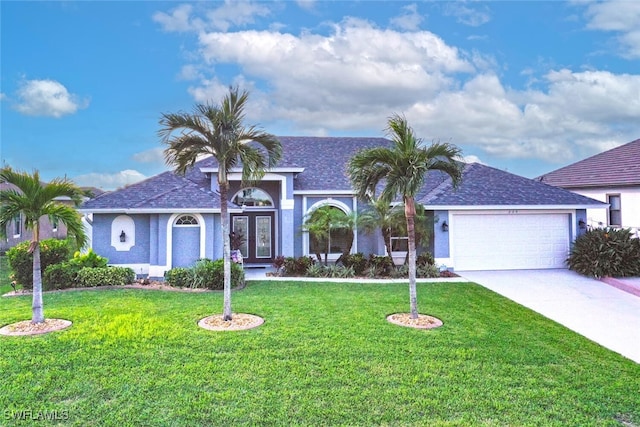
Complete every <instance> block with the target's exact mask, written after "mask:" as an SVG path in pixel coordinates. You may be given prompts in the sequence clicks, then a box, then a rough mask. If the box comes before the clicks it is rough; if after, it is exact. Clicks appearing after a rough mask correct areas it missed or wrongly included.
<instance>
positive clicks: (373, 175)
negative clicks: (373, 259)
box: [348, 114, 462, 319]
mask: <svg viewBox="0 0 640 427" xmlns="http://www.w3.org/2000/svg"><path fill="white" fill-rule="evenodd" d="M387 135H388V136H389V137H390V139H391V141H392V142H393V146H392V147H390V148H387V147H378V148H371V149H365V150H361V151H359V152H358V153H356V154H355V155H354V156H353V157H352V158H351V160H350V161H349V166H348V172H349V177H350V179H351V183H352V185H353V188H354V190H355V191H356V194H357V196H358V198H360V199H361V200H365V201H366V200H367V197H372V196H373V195H375V193H376V187H378V185H379V184H382V187H383V188H382V192H381V193H380V199H381V201H382V203H387V204H390V203H391V202H393V201H394V200H395V199H396V198H397V197H398V196H400V197H402V201H403V203H404V216H405V219H406V224H407V236H408V240H409V302H410V306H411V318H413V319H416V318H417V317H418V301H417V294H416V238H415V234H416V233H415V216H416V204H415V196H416V194H417V193H418V191H419V190H420V189H421V188H422V186H423V184H424V180H425V179H426V176H427V173H428V172H429V171H430V170H439V171H442V172H445V173H446V174H447V175H449V176H450V177H451V179H452V180H453V185H454V187H456V186H457V185H458V184H459V183H460V181H461V179H462V169H461V167H460V163H458V162H457V161H456V159H457V158H459V157H460V154H461V151H460V149H459V148H458V147H456V146H455V145H452V144H449V143H439V142H434V143H432V144H431V145H430V146H425V145H424V144H423V142H422V140H421V139H419V138H416V136H415V134H414V132H413V129H412V128H411V127H410V126H409V124H408V123H407V119H406V118H405V117H404V116H400V115H397V114H395V115H393V116H392V117H390V118H389V120H388V127H387Z"/></svg>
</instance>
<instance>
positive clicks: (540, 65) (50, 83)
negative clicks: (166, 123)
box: [0, 0, 640, 189]
mask: <svg viewBox="0 0 640 427" xmlns="http://www.w3.org/2000/svg"><path fill="white" fill-rule="evenodd" d="M0 16H1V53H0V55H1V56H0V60H1V69H0V71H1V72H0V75H1V77H0V85H1V86H0V93H1V95H0V97H1V98H0V99H1V102H0V107H1V117H0V125H1V130H0V137H1V146H0V159H1V160H2V162H3V163H4V164H8V165H11V166H13V167H15V168H18V169H22V170H28V171H31V170H33V169H38V170H40V173H41V175H42V178H43V179H46V180H49V179H52V178H55V177H60V176H65V175H66V176H67V177H69V178H72V179H74V180H75V181H76V183H78V184H79V185H93V186H97V187H101V188H103V189H114V188H117V187H121V186H123V185H126V184H129V183H132V182H135V181H137V180H140V179H143V178H145V177H149V176H152V175H154V174H156V173H159V172H161V171H164V170H166V169H167V166H165V165H164V162H163V159H162V146H161V144H160V141H159V138H158V137H157V131H158V129H159V125H158V120H159V118H160V114H161V113H163V112H176V111H180V110H183V111H184V110H187V111H189V110H191V108H192V107H193V105H194V104H195V103H197V102H207V101H210V102H218V101H219V100H220V99H221V97H222V96H224V94H225V93H226V92H227V88H228V87H229V86H230V85H239V86H240V87H241V88H243V89H246V90H248V91H249V92H250V94H251V95H250V99H249V105H248V114H247V123H249V124H259V125H260V126H262V127H263V128H264V129H265V130H267V131H268V132H270V133H273V134H276V135H320V136H325V135H326V136H341V135H350V136H383V135H384V128H385V124H386V119H387V118H388V117H389V116H390V115H391V114H393V113H401V114H404V115H405V116H406V117H407V118H408V120H409V122H410V124H411V125H412V126H413V127H414V129H415V131H416V133H417V134H418V136H420V137H422V138H423V139H424V140H425V141H431V140H441V141H450V142H452V143H454V144H456V145H458V146H460V147H461V148H462V149H463V152H464V154H465V156H467V157H468V159H469V160H475V161H481V162H483V163H485V164H488V165H490V166H494V167H497V168H500V169H506V170H509V171H510V172H513V173H517V174H520V175H523V176H527V177H535V176H538V175H540V174H543V173H545V172H549V171H551V170H554V169H557V168H558V167H561V166H563V165H566V164H568V163H572V162H574V161H576V160H579V159H582V158H584V157H586V156H589V155H592V154H595V153H598V152H600V151H603V150H606V149H609V148H613V147H615V146H617V145H620V144H623V143H626V142H629V141H632V140H635V139H637V138H640V26H639V25H638V23H639V22H640V2H638V1H616V2H583V1H573V2H559V1H553V2H551V1H550V2H515V1H513V2H506V1H505V2H482V1H473V2H438V1H429V2H401V1H393V2H381V1H344V2H335V1H312V0H306V1H271V2H245V1H234V2H198V3H182V2H153V1H139V2H128V1H127V2H82V1H77V2H12V1H2V2H0Z"/></svg>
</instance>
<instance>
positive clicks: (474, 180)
mask: <svg viewBox="0 0 640 427" xmlns="http://www.w3.org/2000/svg"><path fill="white" fill-rule="evenodd" d="M279 139H280V141H281V143H282V148H283V158H282V160H281V161H280V163H279V164H278V167H279V168H304V171H303V172H301V173H299V174H298V175H297V177H296V179H295V181H294V190H303V191H350V190H351V184H350V181H349V178H348V176H347V174H346V168H347V163H348V161H349V159H350V158H351V157H352V156H353V155H354V154H355V153H356V152H357V151H358V150H361V149H365V148H374V147H380V146H389V145H390V144H391V142H390V141H389V140H387V139H385V138H351V137H344V138H342V137H290V136H287V137H279ZM216 166H217V163H216V161H215V159H213V158H212V157H208V158H206V159H203V160H200V161H199V162H197V163H196V164H195V165H194V167H193V168H191V169H189V170H188V171H187V173H186V174H185V176H184V177H182V176H179V175H176V174H175V173H173V172H170V171H169V172H164V173H161V174H159V175H156V176H154V177H151V178H149V179H146V180H144V181H142V182H139V183H136V184H133V185H130V186H128V187H125V188H123V189H120V190H117V191H113V192H110V193H106V194H104V195H101V196H99V197H96V198H95V199H93V200H89V201H87V202H86V203H85V204H84V205H82V209H84V210H88V211H92V210H100V209H148V210H170V209H194V210H201V209H219V208H220V202H219V194H218V193H217V192H212V191H211V190H210V180H209V178H208V177H207V176H206V175H205V174H204V173H203V172H202V171H201V169H202V168H212V167H216ZM416 199H417V200H418V201H420V202H421V203H422V204H424V205H430V206H445V205H447V206H500V205H503V206H507V205H512V206H516V205H554V206H558V205H572V206H575V205H602V203H601V202H598V201H595V200H592V199H589V198H587V197H583V196H580V195H578V194H574V193H571V192H569V191H566V190H563V189H561V188H557V187H552V186H550V185H547V184H544V183H541V182H537V181H534V180H531V179H527V178H524V177H521V176H518V175H514V174H511V173H508V172H504V171H501V170H498V169H494V168H491V167H489V166H484V165H480V164H470V165H466V166H465V170H464V174H463V182H462V184H461V186H460V187H459V188H458V189H457V191H453V188H452V185H451V180H450V179H449V177H448V176H447V175H446V174H444V173H442V172H438V171H433V172H430V173H429V174H428V176H427V179H426V180H425V185H424V187H423V191H421V192H420V194H418V197H417V198H416ZM229 206H233V205H232V204H230V205H229Z"/></svg>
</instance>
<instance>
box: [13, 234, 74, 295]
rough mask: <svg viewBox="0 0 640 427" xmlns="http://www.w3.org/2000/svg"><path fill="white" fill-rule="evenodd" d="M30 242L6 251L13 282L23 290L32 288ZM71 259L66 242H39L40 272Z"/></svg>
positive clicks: (56, 240) (54, 240)
mask: <svg viewBox="0 0 640 427" xmlns="http://www.w3.org/2000/svg"><path fill="white" fill-rule="evenodd" d="M30 244H31V242H22V243H19V244H17V245H16V246H14V247H13V248H11V249H9V250H8V251H7V259H8V261H9V266H10V268H11V271H12V273H13V276H14V278H15V281H16V282H17V283H18V284H20V285H22V287H23V288H24V289H31V288H32V287H33V254H32V253H30V252H29V245H30ZM69 258H71V248H70V245H69V242H68V241H67V240H60V239H45V240H42V241H41V242H40V271H41V272H44V271H45V270H46V268H47V267H48V266H50V265H52V264H59V263H61V262H63V261H66V260H68V259H69Z"/></svg>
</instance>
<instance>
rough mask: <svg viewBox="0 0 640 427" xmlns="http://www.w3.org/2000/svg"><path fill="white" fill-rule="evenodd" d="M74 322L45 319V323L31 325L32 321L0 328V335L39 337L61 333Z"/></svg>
mask: <svg viewBox="0 0 640 427" xmlns="http://www.w3.org/2000/svg"><path fill="white" fill-rule="evenodd" d="M71 324H72V322H70V321H69V320H64V319H44V322H43V323H31V320H23V321H22V322H17V323H12V324H10V325H6V326H3V327H2V328H0V335H7V336H16V335H38V334H46V333H49V332H53V331H59V330H61V329H66V328H68V327H69V326H71Z"/></svg>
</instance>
